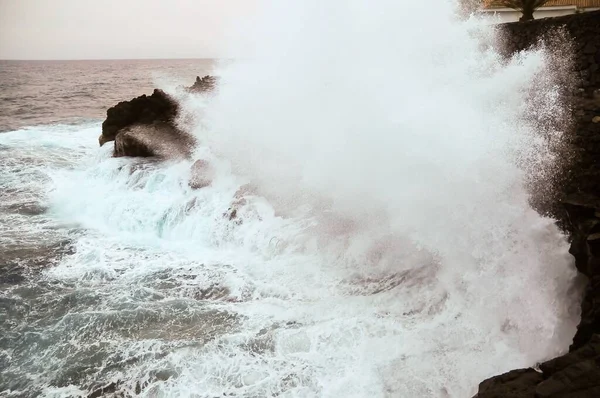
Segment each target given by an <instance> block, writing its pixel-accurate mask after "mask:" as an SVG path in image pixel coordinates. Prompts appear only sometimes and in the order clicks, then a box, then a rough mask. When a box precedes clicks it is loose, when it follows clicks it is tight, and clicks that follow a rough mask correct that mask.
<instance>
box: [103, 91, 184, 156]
mask: <svg viewBox="0 0 600 398" xmlns="http://www.w3.org/2000/svg"><path fill="white" fill-rule="evenodd" d="M177 112H178V105H177V102H176V101H175V100H174V99H173V98H171V97H170V96H169V95H168V94H167V93H165V92H164V91H162V90H158V89H156V90H154V92H153V93H152V95H150V96H147V95H145V94H144V95H142V96H139V97H137V98H134V99H132V100H131V101H122V102H119V103H118V104H117V105H115V106H113V107H112V108H110V109H108V111H106V120H105V121H104V122H103V123H102V135H101V136H100V145H103V144H104V143H106V142H109V141H114V140H115V138H116V136H117V134H118V133H119V132H120V131H121V130H122V129H125V128H127V127H129V126H132V125H152V124H154V123H157V122H162V123H168V124H173V123H174V122H175V118H176V117H177Z"/></svg>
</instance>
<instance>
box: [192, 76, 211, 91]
mask: <svg viewBox="0 0 600 398" xmlns="http://www.w3.org/2000/svg"><path fill="white" fill-rule="evenodd" d="M216 85H217V78H216V77H214V76H209V75H206V76H204V77H203V78H200V76H196V81H195V82H194V84H193V85H192V86H191V87H189V88H188V90H189V91H191V92H194V93H202V92H206V91H212V90H213V89H214V88H215V87H216Z"/></svg>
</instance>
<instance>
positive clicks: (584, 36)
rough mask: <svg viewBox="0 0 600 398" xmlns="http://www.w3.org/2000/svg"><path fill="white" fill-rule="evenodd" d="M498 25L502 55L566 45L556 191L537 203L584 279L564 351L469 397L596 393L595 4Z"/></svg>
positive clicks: (599, 143) (598, 79)
mask: <svg viewBox="0 0 600 398" xmlns="http://www.w3.org/2000/svg"><path fill="white" fill-rule="evenodd" d="M499 29H500V30H501V37H502V43H501V50H502V52H503V53H504V54H505V55H506V56H510V55H512V54H515V53H517V52H519V51H522V50H526V49H528V48H530V47H531V46H535V45H537V44H539V43H540V39H543V40H544V41H545V42H546V44H547V46H548V47H550V48H551V49H552V50H554V51H557V52H563V51H568V52H570V55H571V59H572V62H571V64H569V65H568V66H567V67H566V68H567V70H563V71H559V73H560V74H561V76H564V78H566V79H570V83H573V84H574V87H573V86H571V87H569V93H568V94H569V95H568V96H567V98H568V102H569V103H568V104H567V105H568V106H570V107H571V110H572V123H571V124H570V128H569V134H568V136H567V138H566V150H564V151H563V156H565V159H563V160H564V161H563V164H564V168H563V172H562V175H561V176H559V178H558V180H557V181H558V182H557V184H556V185H555V186H554V187H553V189H554V190H555V191H557V192H555V193H556V195H553V196H552V203H544V204H543V205H542V206H543V207H545V208H546V209H547V210H548V211H549V212H551V213H552V214H553V216H555V217H556V218H557V220H558V222H559V224H560V225H561V226H562V227H563V228H564V229H565V230H566V232H567V233H568V234H569V235H570V239H571V248H570V253H571V254H572V255H573V256H574V257H575V261H576V266H577V269H578V271H579V272H580V273H582V274H583V275H585V276H586V277H587V278H588V285H587V288H586V291H585V296H584V299H583V303H582V308H581V310H582V314H581V323H580V324H579V326H578V330H577V334H576V335H575V337H574V339H573V344H572V345H571V347H570V349H569V353H568V354H566V355H564V356H562V357H560V358H555V359H553V360H550V361H548V362H545V363H543V364H540V366H539V369H537V370H534V369H519V370H513V371H511V372H508V373H506V374H504V375H500V376H496V377H493V378H491V379H488V380H486V381H484V382H482V383H481V384H480V385H479V393H478V395H477V397H478V398H492V397H497V398H501V397H502V398H510V397H514V398H517V397H519V398H521V397H522V398H525V397H537V398H539V397H548V398H549V397H556V398H558V397H569V398H583V397H600V11H597V12H590V13H584V14H574V15H569V16H565V17H560V18H549V19H540V20H535V21H530V22H525V23H510V24H504V25H500V26H499ZM559 37H560V38H564V39H567V40H566V41H563V40H559V39H557V38H559ZM567 43H570V44H567ZM563 46H564V47H563ZM565 47H569V48H565ZM551 62H552V61H551ZM534 89H535V88H534Z"/></svg>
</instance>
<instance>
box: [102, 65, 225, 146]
mask: <svg viewBox="0 0 600 398" xmlns="http://www.w3.org/2000/svg"><path fill="white" fill-rule="evenodd" d="M215 85H216V78H215V77H213V76H204V77H203V78H200V77H199V76H198V77H197V78H196V81H195V82H194V84H193V85H192V86H191V87H186V88H185V90H187V91H188V92H191V93H203V92H207V91H211V90H213V89H214V88H215ZM178 116H179V104H178V103H177V101H176V100H175V99H174V98H172V97H171V96H170V95H169V94H167V93H165V92H164V91H163V90H159V89H155V90H154V92H153V93H152V94H151V95H149V96H148V95H146V94H144V95H141V96H139V97H137V98H134V99H132V100H130V101H122V102H119V103H118V104H117V105H115V106H113V107H111V108H109V109H108V111H107V112H106V120H105V121H104V122H103V123H102V134H101V135H100V137H99V138H98V142H99V143H100V146H103V145H104V144H106V143H107V142H110V141H114V150H113V156H115V157H121V156H135V157H158V158H187V157H189V156H190V154H191V151H192V150H193V148H194V146H195V144H196V141H195V139H194V137H193V136H192V135H190V134H189V133H187V132H185V131H183V130H182V129H181V128H180V127H179V126H178V123H177V118H178Z"/></svg>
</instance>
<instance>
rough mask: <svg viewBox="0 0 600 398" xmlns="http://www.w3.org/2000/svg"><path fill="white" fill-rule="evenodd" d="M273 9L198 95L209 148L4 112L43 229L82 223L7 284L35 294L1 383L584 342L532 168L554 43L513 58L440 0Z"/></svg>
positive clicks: (540, 156)
mask: <svg viewBox="0 0 600 398" xmlns="http://www.w3.org/2000/svg"><path fill="white" fill-rule="evenodd" d="M405 6H407V7H408V9H407V8H406V7H405ZM331 15H335V16H336V17H335V18H334V19H333V20H332V19H331V18H330V16H331ZM262 21H263V22H264V23H262V24H259V26H260V31H258V32H250V33H249V34H248V37H250V38H252V39H253V43H256V46H255V48H253V57H252V58H251V59H246V60H244V61H243V62H238V63H233V64H230V65H225V66H223V67H222V69H221V76H222V80H221V82H222V85H221V86H220V88H219V91H218V93H217V94H216V96H215V97H212V98H210V99H207V98H204V97H203V98H194V97H193V96H191V97H185V98H182V104H183V106H184V111H185V113H186V115H184V119H185V120H187V121H190V120H194V116H195V115H201V117H199V118H197V119H200V120H197V121H198V122H199V123H198V126H197V127H196V128H195V129H194V132H195V134H196V136H197V137H198V139H199V142H200V147H199V148H197V152H196V155H195V156H194V159H193V160H192V161H177V162H163V163H157V162H154V161H152V160H135V159H124V158H118V159H115V158H111V157H110V148H101V149H98V148H97V147H96V137H97V133H98V128H99V126H98V125H97V124H96V125H92V126H84V127H66V126H56V127H47V128H46V127H44V128H39V129H37V128H36V129H26V130H24V131H19V132H14V133H7V134H1V135H0V146H1V147H0V148H2V150H3V151H8V153H9V154H10V155H11V158H12V159H21V160H22V161H20V163H18V164H17V163H14V162H13V163H11V164H10V165H9V168H8V169H3V174H2V178H3V180H2V182H3V186H4V187H7V188H9V189H14V190H18V189H20V188H19V187H21V186H22V184H23V183H24V182H25V181H26V180H27V178H28V175H34V174H35V175H39V177H40V178H39V179H38V180H34V182H33V183H32V185H31V188H32V190H31V191H27V192H29V193H28V194H31V195H33V196H32V197H33V200H34V201H35V202H36V203H39V204H40V205H41V206H43V207H44V208H47V210H44V211H43V212H42V213H41V214H40V215H38V216H39V217H40V220H41V221H40V227H39V228H40V230H45V229H44V228H45V226H46V225H52V229H51V232H50V233H48V234H46V235H45V236H50V237H56V236H65V237H68V239H69V240H70V242H71V245H72V250H70V251H69V252H68V253H66V254H61V256H59V257H58V260H57V262H56V263H53V264H51V265H52V266H51V267H46V268H44V270H43V271H41V272H40V273H37V274H35V275H33V276H32V278H31V280H30V282H29V283H26V284H25V285H19V286H17V287H13V288H10V289H7V290H6V291H5V292H3V293H2V294H3V299H6V300H13V301H12V302H14V303H15V304H14V305H15V308H20V307H19V306H22V307H23V308H25V307H33V308H39V310H38V311H34V312H31V311H29V312H28V311H25V310H23V311H22V314H24V315H23V316H22V317H21V318H20V317H19V316H14V317H13V318H12V319H14V320H17V324H15V325H13V326H11V328H12V329H11V331H12V332H11V333H16V334H19V335H21V336H27V338H25V339H20V340H18V339H15V340H14V341H17V340H18V341H19V345H18V346H16V347H15V346H10V344H9V343H10V341H11V340H10V338H9V340H5V341H6V344H5V345H3V347H2V349H3V354H2V355H3V357H2V358H4V359H2V365H3V367H4V368H3V376H2V377H4V378H6V380H3V383H5V384H7V385H9V390H8V391H7V392H6V393H4V394H5V395H6V396H19V395H38V394H39V395H43V396H53V397H70V396H88V395H89V394H91V393H102V394H105V395H110V394H122V395H126V396H133V395H136V394H137V395H141V396H148V397H160V396H164V397H168V396H182V397H185V396H188V397H215V396H240V397H270V396H284V397H466V396H472V395H473V394H474V392H475V390H476V386H477V384H478V383H479V382H480V381H481V380H483V379H485V378H486V377H489V376H491V375H493V374H497V373H500V372H503V371H506V370H508V369H512V368H516V367H526V366H532V365H534V364H535V363H536V362H537V361H540V360H543V359H546V358H549V357H552V356H554V355H556V354H558V353H560V352H562V351H564V350H565V349H566V348H567V346H568V344H569V343H570V339H571V338H572V336H573V333H574V331H575V325H576V323H577V317H578V314H577V311H576V310H575V309H576V308H577V304H578V303H577V298H576V297H577V294H576V293H577V292H576V291H574V290H573V289H572V286H573V279H574V277H575V270H574V267H573V265H572V260H571V257H570V256H569V254H568V253H567V248H568V246H567V244H566V241H565V237H564V236H563V235H562V234H561V233H560V232H559V231H558V229H557V228H556V226H554V224H553V222H552V220H550V219H548V218H544V217H542V216H540V215H539V214H537V213H536V212H535V211H534V210H532V208H531V206H530V205H529V203H528V200H529V195H528V192H527V189H526V186H527V183H528V181H529V180H530V178H532V177H535V176H536V175H537V174H536V173H537V172H538V171H539V168H540V167H551V166H552V161H553V159H552V156H551V155H552V154H551V153H550V152H551V151H549V149H548V148H547V147H546V146H545V145H546V143H547V140H545V139H540V135H539V134H540V133H541V132H540V131H539V130H538V129H537V127H536V124H535V123H534V122H532V120H531V116H532V114H533V113H534V111H535V110H533V109H530V108H528V107H527V106H524V104H527V103H528V102H527V99H528V97H527V96H528V95H529V94H528V93H527V92H526V90H525V89H526V87H527V86H528V84H530V82H531V81H533V80H534V79H535V78H536V76H539V74H540V73H548V72H549V71H548V69H547V65H546V61H545V57H546V53H545V52H544V51H543V50H540V51H537V52H535V51H534V52H530V53H527V54H523V55H522V56H521V57H520V58H518V59H514V60H512V61H509V62H508V63H504V62H503V61H501V59H500V57H499V56H498V55H497V54H496V53H495V52H494V50H493V49H485V48H483V47H482V46H481V35H490V34H491V33H490V32H489V31H488V30H487V28H486V27H485V26H482V25H480V24H479V23H478V22H477V21H470V22H468V23H464V22H460V21H457V20H456V19H455V17H454V14H453V8H452V7H451V5H450V3H449V2H445V1H439V2H438V3H436V7H435V8H434V7H433V6H432V5H431V4H427V5H425V4H423V5H421V4H420V3H419V4H413V3H411V4H410V5H409V6H408V5H407V3H399V2H397V1H384V2H382V3H379V4H378V5H377V6H373V5H372V4H371V3H368V4H367V2H364V1H358V0H356V1H350V2H344V3H343V4H341V3H340V4H338V5H337V6H336V7H333V8H331V5H326V4H322V2H317V1H305V2H303V3H302V4H298V5H287V6H285V7H283V6H281V5H273V6H272V7H268V8H266V12H265V14H264V19H263V20H262ZM309 22H310V23H309ZM415 31H418V32H421V33H422V34H424V35H425V36H424V37H426V38H427V40H425V39H423V40H415V39H414V36H415V35H414V32H415ZM274 32H283V33H285V34H274ZM440 32H443V34H440ZM475 32H476V33H475ZM359 54H360V56H358V55H359ZM551 83H552V82H551V81H549V82H548V85H547V86H540V87H539V90H540V96H539V98H538V99H539V101H538V102H536V103H538V104H539V103H540V101H541V103H542V104H543V105H544V106H546V107H548V109H555V110H556V115H557V117H560V115H561V114H562V113H561V109H562V108H561V103H560V97H559V96H557V95H551V94H552V93H554V91H553V90H556V87H554V86H553V85H552V84H551ZM534 95H535V94H534ZM544 133H545V134H546V136H548V135H549V136H551V138H552V139H556V140H560V131H549V132H548V131H545V132H544ZM19 156H21V157H19ZM197 159H202V160H203V161H205V163H206V164H208V165H210V167H211V170H212V171H211V180H210V184H209V185H208V186H206V187H203V188H201V189H193V188H192V187H190V179H191V178H193V177H194V176H193V175H192V171H191V170H192V166H193V162H194V161H195V160H197ZM3 166H5V165H3ZM533 166H535V167H533ZM19 192H20V191H19ZM23 192H25V191H23ZM11 214H12V213H11ZM11 217H13V216H12V215H11ZM36 217H37V216H36ZM24 220H25V221H24V223H23V224H22V225H23V228H24V229H23V231H24V230H25V229H27V228H34V227H33V226H32V225H34V224H33V223H32V224H27V223H28V222H30V221H28V219H24ZM15 225H16V224H15ZM35 225H38V224H35ZM35 228H38V227H35ZM46 231H47V230H46ZM32 236H33V235H32ZM35 236H36V237H37V236H38V235H35ZM3 237H4V236H3ZM32 239H38V238H35V237H34V238H32ZM3 344H4V343H3ZM5 375H6V376H5ZM9 378H10V380H8V379H9Z"/></svg>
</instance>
